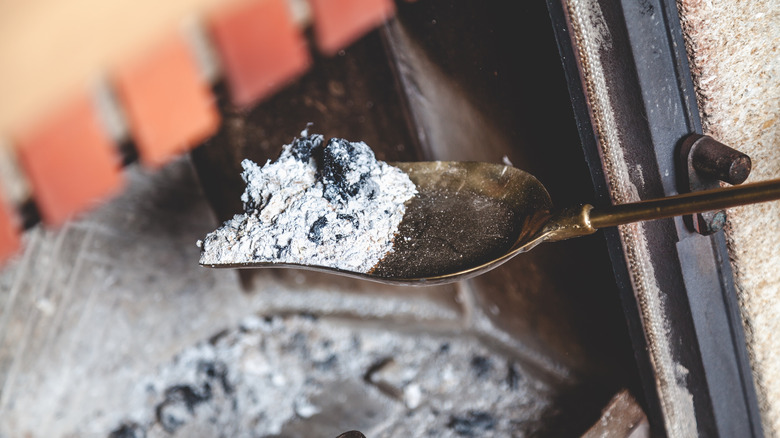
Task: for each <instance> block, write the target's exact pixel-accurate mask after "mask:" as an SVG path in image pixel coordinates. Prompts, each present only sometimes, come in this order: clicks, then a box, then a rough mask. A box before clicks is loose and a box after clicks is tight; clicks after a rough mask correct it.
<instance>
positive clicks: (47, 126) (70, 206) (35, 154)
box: [17, 94, 122, 225]
mask: <svg viewBox="0 0 780 438" xmlns="http://www.w3.org/2000/svg"><path fill="white" fill-rule="evenodd" d="M17 144H18V155H19V161H20V163H21V165H22V167H23V168H24V170H25V172H26V173H27V176H28V178H29V179H30V183H31V185H32V189H33V196H34V198H35V200H36V203H37V205H38V208H39V209H40V212H41V216H42V218H43V221H44V222H45V223H47V224H49V225H60V224H62V223H63V222H65V221H66V220H67V219H69V218H70V217H72V216H73V215H74V214H76V213H79V212H81V211H83V210H86V209H88V208H89V207H91V206H92V205H94V204H95V203H96V202H98V201H99V200H101V199H103V198H105V197H107V196H109V195H111V194H113V193H115V192H117V191H118V190H119V188H120V187H121V185H122V173H121V162H120V158H119V154H118V152H117V149H116V145H115V144H114V142H113V141H112V140H111V139H110V138H109V137H108V135H107V134H106V132H105V131H104V130H103V129H102V126H101V125H100V122H99V120H98V117H97V114H96V113H95V108H94V106H93V104H92V101H91V100H90V99H89V96H87V95H86V94H84V95H81V96H78V97H77V98H76V99H73V100H71V101H70V102H68V104H67V105H65V106H63V107H60V108H58V110H57V111H56V112H54V113H52V114H50V115H49V117H47V118H45V119H43V120H42V121H41V122H40V123H39V124H37V125H34V126H32V129H30V130H28V131H26V132H25V133H23V135H21V136H20V137H19V138H18V142H17Z"/></svg>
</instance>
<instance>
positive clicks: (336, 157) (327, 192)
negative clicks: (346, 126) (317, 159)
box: [322, 138, 376, 202]
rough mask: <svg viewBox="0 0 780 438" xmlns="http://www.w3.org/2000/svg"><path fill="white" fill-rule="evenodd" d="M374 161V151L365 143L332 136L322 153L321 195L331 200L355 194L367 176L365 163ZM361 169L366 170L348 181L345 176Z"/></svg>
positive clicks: (343, 198) (344, 198)
mask: <svg viewBox="0 0 780 438" xmlns="http://www.w3.org/2000/svg"><path fill="white" fill-rule="evenodd" d="M374 161H376V157H375V156H374V152H372V151H371V148H369V147H368V145H366V144H365V143H362V142H355V143H351V142H349V141H347V140H344V139H343V138H332V139H331V140H330V141H329V142H328V145H327V146H325V149H324V150H323V154H322V182H323V185H324V192H323V196H324V197H325V198H326V199H328V200H329V201H331V202H332V201H336V200H338V199H341V200H346V199H347V198H350V197H352V196H355V195H357V194H358V192H359V191H360V188H361V186H362V185H363V184H364V183H365V180H366V179H367V178H368V177H369V173H368V172H367V170H368V169H369V167H368V166H366V165H365V164H366V163H367V162H368V163H370V162H374ZM361 169H365V170H366V171H365V172H364V173H360V174H359V177H358V178H356V180H355V181H353V182H352V183H350V182H349V181H348V179H347V176H348V175H349V174H350V173H352V172H360V170H361Z"/></svg>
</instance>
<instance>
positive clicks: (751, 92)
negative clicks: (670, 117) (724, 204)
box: [679, 0, 780, 436]
mask: <svg viewBox="0 0 780 438" xmlns="http://www.w3.org/2000/svg"><path fill="white" fill-rule="evenodd" d="M679 5H680V16H681V19H682V23H683V29H684V31H685V37H686V43H687V46H688V55H689V59H690V63H691V71H692V72H693V77H694V83H695V85H696V88H697V97H698V103H699V109H700V111H701V115H702V124H703V126H704V133H705V134H708V135H711V136H712V137H714V138H715V139H716V140H718V141H720V142H723V143H724V144H727V145H729V146H731V147H733V148H735V149H737V150H739V151H740V152H744V153H746V154H748V155H749V156H750V157H751V159H752V161H753V171H752V172H751V175H750V177H749V178H748V180H747V182H748V183H749V182H757V181H763V180H768V179H773V178H778V177H780V118H779V117H780V9H779V8H778V5H777V2H774V1H771V0H763V1H753V2H750V3H749V4H748V3H740V2H731V1H728V0H714V1H706V2H705V1H698V0H684V1H680V2H679ZM727 214H728V222H727V226H726V237H727V239H728V244H729V252H730V256H731V259H732V260H731V261H732V267H733V269H734V275H735V279H736V285H737V289H738V298H739V301H740V307H741V310H742V321H743V323H744V327H745V337H746V340H747V344H748V353H749V355H750V360H751V366H752V368H753V376H754V378H755V381H756V392H757V393H758V398H759V405H760V408H761V415H762V422H763V426H764V432H765V433H766V434H767V435H770V436H780V338H778V337H777V336H776V333H777V332H778V331H780V270H778V269H777V267H778V265H780V245H778V244H777V242H778V241H780V202H778V201H775V202H768V203H764V204H757V205H750V206H745V207H738V208H733V209H730V210H728V212H727Z"/></svg>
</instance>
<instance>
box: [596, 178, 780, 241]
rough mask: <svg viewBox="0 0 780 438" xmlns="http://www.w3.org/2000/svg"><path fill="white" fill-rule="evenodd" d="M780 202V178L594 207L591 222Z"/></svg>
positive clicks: (610, 224)
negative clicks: (773, 201)
mask: <svg viewBox="0 0 780 438" xmlns="http://www.w3.org/2000/svg"><path fill="white" fill-rule="evenodd" d="M776 199H780V179H773V180H769V181H762V182H757V183H752V184H744V185H740V186H733V187H726V188H719V189H712V190H703V191H701V192H694V193H685V194H682V195H675V196H669V197H666V198H659V199H651V200H648V201H640V202H632V203H628V204H619V205H611V206H608V207H593V208H592V209H591V210H590V215H589V219H590V226H591V227H593V228H595V229H599V228H604V227H614V226H617V225H623V224H629V223H633V222H640V221H647V220H652V219H662V218H667V217H672V216H681V215H685V214H692V213H700V212H704V211H712V210H720V209H723V208H728V207H735V206H738V205H746V204H755V203H757V202H766V201H772V200H776Z"/></svg>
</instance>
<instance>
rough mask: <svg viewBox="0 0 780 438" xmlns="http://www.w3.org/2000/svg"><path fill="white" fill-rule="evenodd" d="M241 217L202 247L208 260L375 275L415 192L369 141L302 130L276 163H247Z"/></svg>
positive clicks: (203, 258)
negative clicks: (378, 156)
mask: <svg viewBox="0 0 780 438" xmlns="http://www.w3.org/2000/svg"><path fill="white" fill-rule="evenodd" d="M241 165H242V166H243V168H244V172H243V173H242V174H241V176H242V177H243V179H244V181H246V183H247V186H246V190H245V191H244V194H243V195H242V197H241V200H242V201H243V203H244V210H245V213H244V214H238V215H236V216H234V217H233V219H231V220H229V221H227V222H225V224H224V225H223V226H222V227H221V228H219V229H217V230H216V231H214V232H212V233H209V234H208V235H207V236H206V237H205V239H204V240H203V242H202V243H201V244H200V245H199V246H201V248H203V252H202V253H201V257H200V263H201V264H203V265H217V264H242V263H250V262H273V263H295V264H305V265H318V266H327V267H333V268H338V269H343V270H348V271H354V272H363V273H365V272H369V271H370V270H371V268H373V267H374V266H375V265H376V264H377V263H378V262H379V261H380V260H381V259H382V258H383V257H385V256H386V255H387V254H388V253H389V252H391V251H392V248H393V238H394V237H395V234H396V233H397V232H398V225H399V224H400V222H401V220H402V219H403V216H404V213H405V211H406V207H405V205H404V203H405V202H406V201H408V200H409V199H411V198H412V197H414V195H415V194H417V190H416V188H415V186H414V183H412V182H411V180H409V177H408V176H407V175H406V174H405V173H404V172H402V171H401V170H400V169H398V168H395V167H393V166H390V165H388V164H387V163H385V162H383V161H378V160H377V159H376V158H375V156H374V153H373V152H372V151H371V149H370V148H369V147H368V145H366V144H365V143H363V142H348V141H346V140H344V139H339V138H334V139H331V140H330V141H329V142H328V144H327V145H326V146H324V147H323V136H322V135H319V134H312V135H309V133H308V131H307V130H304V131H303V132H301V138H297V139H295V140H294V141H293V143H292V144H289V145H285V146H284V148H283V150H282V153H281V155H280V156H279V158H278V159H277V160H276V161H273V162H271V161H270V160H269V161H268V162H267V163H266V164H265V166H262V167H261V166H258V165H257V164H256V163H254V162H253V161H251V160H244V161H243V162H242V163H241Z"/></svg>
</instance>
